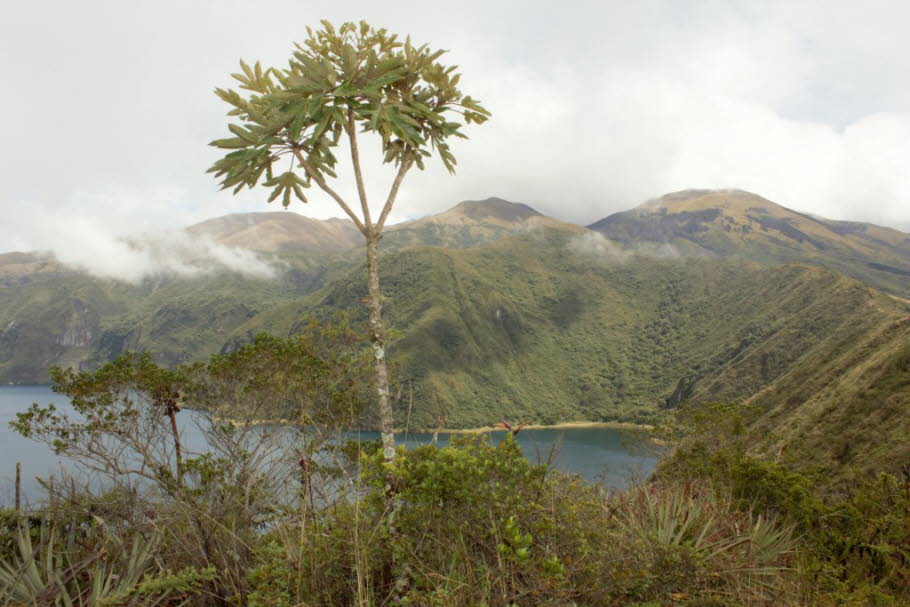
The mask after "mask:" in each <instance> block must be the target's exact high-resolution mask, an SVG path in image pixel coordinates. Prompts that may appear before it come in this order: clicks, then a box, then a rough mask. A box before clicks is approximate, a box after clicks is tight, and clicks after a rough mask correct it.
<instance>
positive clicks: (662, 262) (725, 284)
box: [239, 228, 905, 427]
mask: <svg viewBox="0 0 910 607" xmlns="http://www.w3.org/2000/svg"><path fill="white" fill-rule="evenodd" d="M578 238H579V234H578V233H577V232H576V231H575V230H571V229H568V228H563V229H559V228H546V229H541V230H538V231H536V232H529V233H526V234H521V235H516V236H512V237H508V238H504V239H501V240H498V241H496V242H494V243H491V244H488V245H486V246H482V247H477V248H472V249H466V250H445V249H440V248H428V247H423V248H411V249H405V250H401V251H396V252H391V253H389V254H387V255H386V256H385V257H384V259H383V262H382V267H383V275H382V283H383V288H384V290H385V293H386V294H387V301H386V303H385V317H386V319H387V321H388V323H389V324H390V326H391V327H392V328H393V330H395V331H396V332H397V333H398V335H399V338H398V340H397V342H395V343H393V344H392V346H391V347H390V350H391V352H392V353H393V354H394V355H395V357H396V359H397V362H398V364H399V373H398V377H399V379H400V382H401V384H402V385H403V390H402V394H403V397H402V399H401V401H400V402H399V415H400V419H402V420H404V419H409V420H410V424H411V427H431V426H432V425H434V424H435V423H437V420H438V419H445V420H446V423H447V424H448V425H451V426H478V425H487V424H490V423H492V422H495V421H499V420H500V419H507V420H529V421H535V422H541V423H552V422H557V421H567V420H591V421H597V420H628V421H647V420H649V419H652V418H653V415H654V413H655V412H657V411H659V410H660V409H661V408H662V407H667V406H673V405H675V404H677V403H678V402H679V401H681V400H684V399H688V398H705V399H715V398H724V399H742V398H748V397H750V396H752V395H754V394H756V393H758V392H759V391H761V390H763V389H765V388H766V387H768V386H770V385H772V384H773V383H774V382H775V381H777V380H778V378H780V377H781V376H783V375H784V374H786V373H788V372H790V371H791V370H793V369H794V368H797V367H799V366H800V365H801V364H803V363H804V362H805V361H806V360H807V357H811V356H818V357H822V358H823V357H824V356H825V355H826V352H828V351H830V348H831V344H832V343H833V342H835V341H837V340H841V341H851V340H855V339H857V338H858V336H861V335H866V334H869V333H870V332H873V331H875V330H877V329H878V328H879V327H880V326H882V324H883V323H887V322H889V320H890V319H892V318H894V317H897V316H900V315H901V314H903V313H905V312H904V306H902V304H901V303H900V302H898V301H896V300H894V299H893V298H890V297H888V296H885V295H882V294H880V293H878V292H876V291H874V290H872V289H869V288H868V287H865V286H863V285H861V284H859V283H857V282H856V281H854V280H851V279H848V278H846V277H844V276H842V275H839V274H837V273H835V272H832V271H828V270H825V269H822V268H818V267H811V266H793V265H790V266H783V267H777V268H769V267H764V266H761V265H758V264H750V263H745V262H735V261H734V262H731V261H729V260H723V259H705V258H701V259H699V258H695V259H688V258H685V259H666V258H649V257H646V256H639V257H633V258H623V259H622V260H617V259H615V258H611V257H602V256H597V255H594V254H589V253H585V252H580V251H579V249H578V248H577V247H575V246H573V244H574V243H575V242H576V241H577V240H578ZM363 284H364V281H363V270H362V269H361V268H358V269H356V270H352V271H351V272H350V273H349V274H347V275H346V276H344V277H342V278H341V279H339V280H336V281H334V282H332V283H330V284H329V285H327V286H326V287H325V288H324V289H322V290H320V291H318V292H316V293H314V294H313V295H310V296H309V297H308V298H306V299H305V300H303V301H300V302H295V303H294V304H289V305H287V306H282V307H278V308H276V309H273V310H271V311H269V312H266V313H264V314H263V315H260V316H259V317H256V318H254V319H252V320H251V321H250V322H249V323H247V324H245V325H244V326H242V327H241V328H240V329H239V332H240V333H241V334H247V335H250V334H252V333H254V332H255V331H257V330H261V329H267V328H271V329H272V330H275V331H278V332H279V333H284V334H286V333H293V332H294V330H295V323H296V322H297V321H298V320H299V318H301V317H303V316H305V315H306V314H309V313H313V314H317V315H322V314H326V315H328V314H330V313H331V311H333V310H338V309H346V310H350V311H352V313H353V314H354V315H355V316H356V315H361V316H362V314H363V312H362V310H361V308H362V306H360V303H359V302H360V300H361V298H363V297H364V296H365V287H364V286H363ZM857 318H858V319H861V321H860V322H854V321H853V320H852V319H857Z"/></svg>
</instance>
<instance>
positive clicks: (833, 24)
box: [0, 0, 910, 251]
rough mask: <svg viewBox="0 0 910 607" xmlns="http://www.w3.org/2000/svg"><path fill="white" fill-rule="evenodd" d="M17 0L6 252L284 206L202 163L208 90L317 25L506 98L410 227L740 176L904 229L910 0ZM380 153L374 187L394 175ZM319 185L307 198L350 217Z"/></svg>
mask: <svg viewBox="0 0 910 607" xmlns="http://www.w3.org/2000/svg"><path fill="white" fill-rule="evenodd" d="M2 4H3V6H2V13H0V14H2V15H3V20H2V24H0V61H2V83H3V84H2V90H3V94H2V95H0V114H2V117H3V127H2V132H3V136H2V145H0V211H2V220H0V251H9V250H32V249H47V248H55V249H60V248H67V247H68V248H69V249H70V250H74V249H80V248H84V247H86V246H89V245H90V244H91V243H92V242H98V241H100V240H102V239H104V238H107V237H109V236H110V235H112V234H131V233H136V232H144V231H154V230H158V229H162V228H174V227H178V226H184V225H188V224H190V223H193V222H195V221H199V220H202V219H206V218H209V217H214V216H217V215H223V214H226V213H233V212H239V211H264V210H278V209H280V207H278V206H276V205H272V206H269V205H266V202H265V199H266V196H267V194H266V192H265V191H263V190H254V191H252V192H249V191H245V192H244V193H243V194H242V195H238V196H232V195H231V194H230V193H227V192H219V191H218V190H217V185H216V182H215V180H214V179H212V178H211V176H210V175H206V174H205V170H206V168H208V166H209V165H210V164H211V163H212V161H213V160H214V159H215V158H216V157H217V155H218V153H217V151H216V150H214V149H211V148H209V147H207V143H208V142H209V141H210V140H212V139H216V138H220V137H224V136H226V130H225V125H226V120H227V119H226V117H225V115H224V114H225V112H226V110H227V107H226V106H225V105H224V104H223V103H222V102H221V101H220V100H219V99H217V98H216V97H215V95H214V94H213V93H212V90H213V89H214V88H215V87H216V86H225V85H230V82H231V80H230V77H229V74H230V73H231V72H234V71H237V65H238V60H239V59H240V58H244V59H246V60H248V61H255V60H257V59H259V60H262V61H263V63H265V64H267V65H284V64H285V62H286V60H287V58H288V57H289V55H290V51H291V49H292V43H293V42H294V41H300V40H302V39H303V38H304V36H305V34H306V32H305V26H306V25H316V24H318V21H319V19H321V18H328V19H330V20H332V21H334V22H341V21H344V20H359V19H366V20H367V21H369V22H370V23H372V24H373V25H376V26H384V27H387V28H388V29H390V30H392V31H396V32H400V33H402V34H410V35H411V36H412V38H413V40H414V41H415V42H418V43H420V42H428V43H430V44H431V45H432V46H434V47H439V48H445V49H448V50H449V51H450V52H449V54H448V55H447V56H446V57H447V61H449V62H451V63H455V64H458V65H459V66H460V67H461V71H462V73H463V78H462V85H463V86H462V88H463V90H464V91H465V92H467V93H470V94H472V95H474V96H475V97H478V98H480V99H481V100H482V101H483V102H484V103H485V105H486V106H487V108H488V109H490V110H491V111H492V112H493V118H492V119H491V120H490V122H488V123H487V124H485V125H483V126H480V127H472V128H471V129H470V130H469V131H468V134H469V135H470V140H468V141H466V142H460V143H458V145H457V147H456V150H455V151H456V155H457V156H458V160H459V171H458V174H457V175H456V176H454V177H452V176H449V175H448V174H447V173H446V172H445V171H444V170H442V168H441V166H440V165H439V164H438V163H433V165H432V166H431V168H429V169H428V170H427V171H426V172H424V173H420V174H417V173H416V172H415V173H413V174H411V175H409V176H408V178H407V180H406V181H405V184H404V186H403V188H402V191H401V196H400V200H399V204H398V207H397V211H396V214H395V215H394V216H393V218H394V219H398V220H400V219H404V218H408V217H415V216H419V215H424V214H428V213H432V212H438V211H441V210H443V209H445V208H448V207H450V206H452V205H453V204H454V203H456V202H458V201H460V200H465V199H477V198H485V197H488V196H500V197H503V198H506V199H509V200H513V201H521V202H526V203H528V204H531V205H532V206H534V207H535V208H537V209H539V210H540V211H542V212H544V213H547V214H550V215H553V216H555V217H558V218H561V219H564V220H568V221H574V222H578V223H583V224H587V223H590V222H593V221H595V220H597V219H600V218H602V217H604V216H606V215H608V214H610V213H612V212H615V211H619V210H624V209H627V208H629V207H632V206H634V205H636V204H638V203H640V202H642V201H643V200H645V199H647V198H651V197H654V196H659V195H661V194H663V193H666V192H669V191H673V190H679V189H684V188H690V187H698V188H702V187H705V188H723V187H739V188H743V189H747V190H751V191H754V192H756V193H759V194H762V195H764V196H765V197H767V198H770V199H771V200H774V201H776V202H779V203H781V204H784V205H786V206H789V207H792V208H795V209H798V210H801V211H805V212H810V213H816V214H819V215H823V216H827V217H830V218H836V219H852V220H862V221H870V222H875V223H880V224H885V225H891V226H895V227H900V228H902V229H905V230H907V229H910V78H908V76H907V75H908V74H910V42H908V39H910V37H908V35H907V24H908V23H910V3H907V2H905V1H895V2H875V1H866V2H856V1H849V2H834V1H831V0H827V1H820V2H810V1H802V0H801V1H785V2H779V3H778V2H754V1H748V2H712V1H710V0H698V1H693V2H683V1H647V0H644V1H636V2H628V1H622V2H563V3H557V2H552V1H548V2H534V1H529V0H521V1H519V2H497V1H495V0H486V1H484V2H448V3H441V2H435V3H427V2H413V1H407V2H376V1H375V0H373V1H370V2H357V1H352V0H346V1H345V2H331V3H330V2H319V3H317V2H306V1H303V0H296V1H287V2H285V1H270V0H257V1H255V2H253V1H228V0H218V1H214V0H211V1H202V0H199V1H194V0H182V1H180V2H168V1H162V0H155V1H149V2H141V1H135V0H131V1H124V0H114V1H110V2H106V1H99V0H80V1H79V2H73V1H70V0H67V1H60V2H43V1H40V0H31V1H29V2H21V1H14V0H2ZM362 145H367V144H366V143H364V144H362ZM373 164H374V163H370V166H369V167H368V171H367V177H368V179H369V183H368V187H369V192H370V193H371V195H372V197H373V199H374V200H379V199H380V198H381V197H384V195H385V189H386V188H387V186H388V183H389V181H390V177H391V176H390V174H389V173H388V172H384V171H383V170H377V167H375V166H373ZM387 169H388V167H386V170H387ZM348 174H349V172H345V173H343V174H342V178H346V175H348ZM342 189H344V188H342ZM346 191H350V188H347V190H346ZM311 193H312V197H313V202H312V203H311V204H309V205H307V206H304V205H302V204H299V203H295V205H294V206H293V207H292V209H293V210H296V211H298V212H301V213H307V214H311V215H314V216H317V217H329V216H333V215H338V214H339V213H338V212H337V210H336V208H335V207H334V206H333V205H332V204H331V203H330V202H329V201H328V200H327V199H326V198H325V197H324V196H320V193H319V192H317V191H316V190H315V189H314V190H312V191H311Z"/></svg>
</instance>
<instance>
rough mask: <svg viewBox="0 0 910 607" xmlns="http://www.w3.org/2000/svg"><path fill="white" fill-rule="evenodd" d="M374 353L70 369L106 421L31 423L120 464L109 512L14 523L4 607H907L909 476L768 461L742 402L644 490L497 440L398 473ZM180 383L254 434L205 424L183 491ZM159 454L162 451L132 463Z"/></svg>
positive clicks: (189, 396) (91, 412)
mask: <svg viewBox="0 0 910 607" xmlns="http://www.w3.org/2000/svg"><path fill="white" fill-rule="evenodd" d="M362 351H363V348H362V346H360V345H358V340H357V339H356V332H353V331H351V330H350V329H349V328H347V327H346V326H344V325H342V326H341V327H340V328H327V327H320V326H319V325H316V324H310V325H308V329H307V330H306V331H304V337H302V338H294V339H291V340H276V339H275V338H271V337H261V338H259V339H256V340H254V341H253V342H252V343H251V344H250V345H248V346H245V347H244V348H241V349H239V350H237V351H236V352H234V353H231V354H227V355H220V356H216V357H213V358H212V360H211V361H210V362H209V363H208V364H206V365H196V366H192V367H187V368H182V369H179V370H177V371H166V370H164V369H160V368H157V367H156V366H155V365H154V363H152V362H151V361H150V360H149V359H148V358H147V357H142V356H129V357H123V358H121V359H118V360H116V361H114V362H113V363H112V364H111V365H109V366H107V367H103V368H101V369H99V370H98V371H96V372H91V373H63V372H55V376H56V377H58V379H59V380H60V381H59V383H58V385H57V388H58V389H60V390H62V391H64V392H65V393H67V394H68V395H69V396H71V397H72V398H73V400H74V406H75V407H76V408H77V410H78V411H79V412H80V413H81V414H82V415H84V416H86V418H85V419H83V420H82V421H81V422H79V424H76V423H75V422H76V421H78V420H76V419H65V420H64V419H63V418H62V417H60V415H59V413H58V412H53V411H49V410H46V409H43V408H41V407H35V408H33V409H32V410H30V411H28V412H25V413H23V414H22V416H21V417H20V420H19V422H18V423H17V427H18V429H19V430H20V431H21V432H23V433H27V434H30V435H31V436H33V437H38V438H40V439H43V440H45V441H49V442H53V443H55V445H56V447H57V448H58V449H59V450H60V451H61V452H63V453H76V452H78V450H80V449H81V450H84V451H86V452H88V453H94V454H95V456H96V457H99V458H101V457H105V458H107V461H108V462H110V465H109V466H108V467H107V468H103V467H102V466H98V465H96V466H95V468H96V469H97V470H99V471H102V472H105V473H106V478H107V483H106V484H104V485H103V487H104V489H103V490H102V491H101V492H100V493H99V492H98V490H97V489H96V490H95V491H90V490H89V489H88V488H87V487H82V486H80V485H79V484H77V483H75V482H73V481H68V480H66V479H60V478H58V479H55V481H56V482H54V483H51V482H50V481H48V483H47V484H46V486H47V487H48V497H47V501H46V502H45V503H43V504H41V505H40V506H39V507H38V508H36V509H34V510H32V511H29V512H23V513H17V512H15V511H12V510H6V511H3V513H2V520H0V602H3V601H6V602H9V601H16V602H18V603H20V604H25V605H45V604H54V605H71V604H72V605H98V606H100V605H140V604H142V605H146V604H159V605H176V604H191V605H249V606H250V607H253V606H260V607H261V606H266V605H269V606H273V605H274V606H279V607H280V606H291V605H382V604H396V603H397V604H409V605H490V606H493V605H502V606H506V605H617V606H618V605H640V606H643V605H654V606H656V605H664V604H674V605H690V606H696V605H701V606H705V605H731V606H732V605H784V604H785V605H843V604H849V605H879V604H881V605H888V604H902V603H904V602H905V601H907V600H910V596H908V594H907V588H908V587H910V585H908V582H910V551H908V550H910V534H908V529H910V475H907V474H904V475H903V476H894V475H888V474H882V475H879V476H876V477H867V478H865V479H864V480H862V479H861V480H857V481H855V482H854V483H853V484H852V485H849V486H845V485H839V484H837V483H833V484H832V483H825V482H824V481H823V477H810V476H806V475H805V474H804V473H803V472H800V471H798V470H795V469H793V468H791V467H789V466H787V465H786V464H785V463H781V462H779V461H775V460H774V459H767V458H761V457H758V456H757V455H755V453H754V452H752V451H750V450H749V449H748V437H749V432H750V428H751V427H752V425H753V424H754V418H755V416H756V415H757V414H759V413H760V411H759V410H757V409H756V408H755V407H744V406H741V405H732V404H725V405H709V406H700V407H695V406H686V407H683V408H681V409H680V413H679V415H676V416H674V420H673V422H672V423H667V424H666V425H665V426H664V427H662V428H661V429H659V430H658V431H657V432H658V434H659V435H660V436H662V437H663V438H664V439H666V440H669V441H671V442H672V443H673V445H674V449H673V450H672V451H671V452H670V454H669V455H667V456H666V457H665V458H664V459H663V460H662V463H661V465H660V466H659V469H658V472H657V473H656V475H655V476H654V477H653V478H652V479H650V480H648V481H647V482H645V483H643V484H640V485H638V486H634V487H632V488H631V489H629V490H627V491H626V492H623V493H613V492H608V491H606V490H605V489H604V488H603V487H600V486H598V485H591V484H588V483H586V482H583V481H581V480H580V479H578V478H576V477H572V476H570V475H564V474H560V473H557V472H555V471H553V470H551V469H548V467H547V466H545V465H532V464H531V463H529V462H528V460H527V459H526V458H525V457H524V456H523V455H522V453H521V450H520V449H519V448H518V446H517V444H516V443H515V441H514V440H511V439H507V440H505V441H503V442H501V443H499V444H498V445H492V444H490V443H489V442H487V440H486V437H485V436H483V435H479V436H478V435H469V436H465V437H455V438H454V439H453V440H452V442H451V444H450V445H449V446H446V447H437V446H435V445H426V446H422V447H419V448H415V449H411V450H407V449H404V448H399V452H398V455H397V457H396V458H395V460H394V462H393V463H391V464H389V463H387V462H386V461H385V460H384V458H383V457H382V456H381V453H380V451H379V449H378V445H376V444H371V443H361V442H347V441H346V440H344V434H343V433H344V430H345V429H346V428H350V427H352V426H354V425H356V424H357V423H359V419H360V418H359V417H358V415H357V411H358V408H357V407H356V403H358V402H360V395H362V394H363V393H365V392H369V390H368V389H367V390H365V389H364V386H363V383H364V377H368V376H369V374H368V373H367V372H366V369H367V368H368V366H367V365H366V363H365V361H363V360H362V358H361V357H360V356H359V354H358V352H362ZM115 380H116V381H115ZM175 385H176V386H178V388H177V389H178V391H179V403H180V405H181V406H187V405H191V404H205V405H206V406H208V407H214V403H219V402H220V403H233V407H232V410H233V411H235V412H236V415H237V417H235V418H234V419H233V420H232V423H230V424H227V423H225V422H224V420H223V419H220V418H219V417H218V416H217V415H205V416H201V418H200V423H203V424H207V426H206V432H207V433H208V436H209V439H210V440H211V441H212V443H211V444H212V446H213V448H212V449H211V450H210V451H208V452H205V453H196V452H193V451H192V450H186V451H185V452H184V455H183V457H184V461H183V467H184V471H183V473H182V478H181V473H180V472H178V471H177V469H176V467H175V466H176V460H175V455H176V447H177V445H178V444H180V436H179V434H178V436H177V437H176V439H175V436H174V435H173V434H172V433H171V427H170V424H169V423H162V420H163V421H167V419H168V414H167V409H166V408H164V409H162V408H161V407H162V398H161V395H162V393H163V392H162V386H165V387H169V388H172V387H173V386H175ZM165 393H167V394H170V392H168V391H165ZM301 395H302V396H301ZM320 399H321V400H320ZM164 401H166V402H170V401H168V399H164ZM270 401H278V402H282V403H284V408H283V409H281V411H283V413H282V414H283V415H285V416H287V418H288V421H291V420H296V421H297V422H299V423H305V424H307V425H308V429H303V428H301V429H300V430H296V429H294V428H293V427H287V426H284V427H276V426H273V425H269V424H266V425H261V424H257V423H256V422H261V421H262V420H261V419H259V420H257V419H256V416H258V415H260V413H261V411H262V409H261V408H260V406H259V405H257V403H266V402H270ZM244 403H245V404H246V405H248V406H247V407H244V406H240V405H241V404H244ZM314 404H315V405H318V411H315V410H314V409H312V408H311V407H312V406H313V405H314ZM212 410H213V411H218V410H219V409H217V408H213V409H212ZM227 410H228V409H220V411H223V412H224V411H227ZM112 415H113V416H114V417H111V416H112ZM114 422H116V423H122V426H121V428H120V432H121V433H122V435H121V434H118V433H117V428H116V427H115V426H114V425H113V423H114ZM112 432H113V434H111V433H112ZM140 436H145V437H146V440H147V441H148V442H147V443H146V444H148V445H154V448H152V449H148V450H146V451H142V450H133V451H132V452H130V453H128V454H127V453H126V451H125V450H124V445H127V446H129V445H139V444H140V443H139V442H138V439H137V437H140ZM117 441H121V442H117ZM122 441H126V442H122ZM130 441H133V442H130ZM127 451H128V450H127ZM98 461H102V460H100V459H99V460H98ZM125 462H134V463H142V464H144V466H140V467H138V468H126V467H124V466H122V465H121V464H124V463H125ZM118 466H119V467H118ZM136 470H144V471H146V472H147V474H146V475H144V476H142V478H144V479H145V480H143V481H141V482H136V478H135V477H136V476H137V475H136V474H135V471H136ZM393 504H394V507H393Z"/></svg>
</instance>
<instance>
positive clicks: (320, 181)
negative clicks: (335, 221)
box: [294, 150, 369, 236]
mask: <svg viewBox="0 0 910 607" xmlns="http://www.w3.org/2000/svg"><path fill="white" fill-rule="evenodd" d="M294 156H296V157H297V162H299V163H300V166H302V167H303V170H304V171H306V174H307V175H309V176H310V179H312V180H313V181H315V182H316V185H318V186H319V187H320V188H322V189H323V191H324V192H325V193H326V194H328V195H329V196H331V197H332V198H334V199H335V202H337V203H338V206H340V207H341V210H342V211H344V212H345V213H346V214H347V216H348V217H350V218H351V221H353V222H354V225H355V226H357V229H358V230H360V232H361V233H362V234H363V235H364V236H368V234H369V231H368V230H367V229H366V227H365V226H364V225H363V222H362V221H360V218H358V217H357V215H354V212H353V211H352V210H351V207H349V206H348V203H346V202H345V201H344V198H342V197H341V196H339V195H338V192H336V191H335V190H333V189H332V188H330V187H329V184H327V183H326V182H325V179H323V178H322V177H321V176H320V175H319V173H317V172H316V171H314V170H313V169H312V168H310V165H309V164H307V161H306V160H304V159H303V154H301V153H300V150H294Z"/></svg>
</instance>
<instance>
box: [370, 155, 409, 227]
mask: <svg viewBox="0 0 910 607" xmlns="http://www.w3.org/2000/svg"><path fill="white" fill-rule="evenodd" d="M410 168H411V161H410V160H402V161H401V166H399V167H398V174H397V175H395V181H393V182H392V188H391V189H390V190H389V197H388V198H387V199H386V201H385V206H384V207H382V214H381V215H379V221H377V222H376V234H381V233H382V227H383V226H384V225H385V220H386V218H387V217H388V216H389V213H391V212H392V205H393V204H395V198H396V197H397V196H398V188H400V187H401V181H402V180H403V179H404V175H405V173H407V172H408V169H410Z"/></svg>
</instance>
